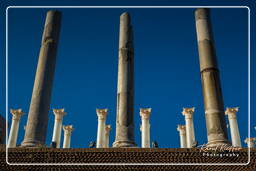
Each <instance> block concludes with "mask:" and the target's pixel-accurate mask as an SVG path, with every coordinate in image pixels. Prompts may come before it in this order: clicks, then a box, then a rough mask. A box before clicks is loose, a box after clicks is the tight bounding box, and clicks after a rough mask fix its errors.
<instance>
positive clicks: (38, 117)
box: [22, 11, 61, 147]
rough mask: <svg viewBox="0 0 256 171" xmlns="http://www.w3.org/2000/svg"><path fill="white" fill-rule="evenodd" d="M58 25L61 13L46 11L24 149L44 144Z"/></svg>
mask: <svg viewBox="0 0 256 171" xmlns="http://www.w3.org/2000/svg"><path fill="white" fill-rule="evenodd" d="M60 25H61V13H60V12H59V11H48V12H47V16H46V20H45V25H44V32H43V36H42V42H41V49H40V54H39V58H38V65H37V71H36V77H35V82H34V88H33V93H32V98H31V103H30V109H29V114H28V120H27V126H26V132H25V136H24V140H23V142H22V146H25V147H35V146H40V145H44V144H45V139H46V135H47V125H48V119H49V118H48V113H49V109H50V103H51V91H52V86H53V79H54V70H55V63H56V56H57V46H58V41H59V33H60Z"/></svg>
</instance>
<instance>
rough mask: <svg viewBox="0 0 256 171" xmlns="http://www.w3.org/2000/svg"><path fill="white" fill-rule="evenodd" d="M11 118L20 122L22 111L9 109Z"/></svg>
mask: <svg viewBox="0 0 256 171" xmlns="http://www.w3.org/2000/svg"><path fill="white" fill-rule="evenodd" d="M10 112H11V114H12V115H13V116H12V120H20V117H21V115H23V114H24V112H22V109H11V110H10Z"/></svg>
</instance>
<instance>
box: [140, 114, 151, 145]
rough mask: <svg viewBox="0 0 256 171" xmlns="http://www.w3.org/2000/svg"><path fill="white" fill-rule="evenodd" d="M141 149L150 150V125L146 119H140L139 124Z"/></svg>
mask: <svg viewBox="0 0 256 171" xmlns="http://www.w3.org/2000/svg"><path fill="white" fill-rule="evenodd" d="M141 129H142V130H141V136H142V143H141V146H142V148H150V124H149V120H148V119H142V124H141Z"/></svg>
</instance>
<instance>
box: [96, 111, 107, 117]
mask: <svg viewBox="0 0 256 171" xmlns="http://www.w3.org/2000/svg"><path fill="white" fill-rule="evenodd" d="M96 113H97V116H98V119H99V120H105V119H106V117H107V114H108V109H96Z"/></svg>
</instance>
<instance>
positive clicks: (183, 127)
mask: <svg viewBox="0 0 256 171" xmlns="http://www.w3.org/2000/svg"><path fill="white" fill-rule="evenodd" d="M177 131H179V132H181V131H186V126H185V125H178V127H177Z"/></svg>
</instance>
